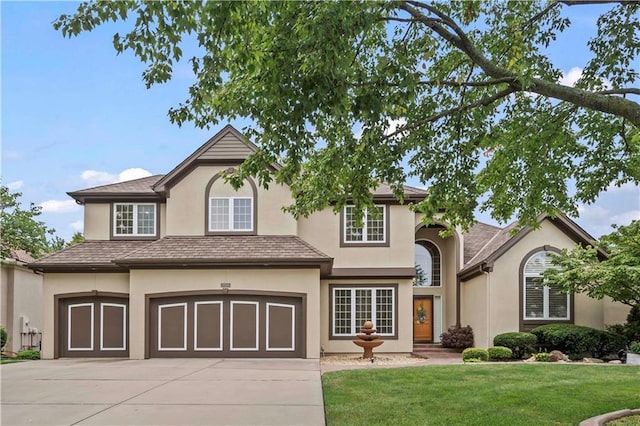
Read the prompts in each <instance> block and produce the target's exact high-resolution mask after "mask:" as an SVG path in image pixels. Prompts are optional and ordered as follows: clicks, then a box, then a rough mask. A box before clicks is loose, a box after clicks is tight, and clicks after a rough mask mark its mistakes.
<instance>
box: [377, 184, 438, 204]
mask: <svg viewBox="0 0 640 426" xmlns="http://www.w3.org/2000/svg"><path fill="white" fill-rule="evenodd" d="M402 192H403V193H404V199H405V200H406V201H418V200H422V199H424V198H425V197H426V196H427V195H429V192H428V191H427V190H426V189H420V188H416V187H413V186H408V185H402ZM373 199H374V201H397V200H396V198H395V195H394V194H393V188H391V185H389V184H388V183H381V184H379V185H378V186H377V187H376V188H375V189H374V190H373Z"/></svg>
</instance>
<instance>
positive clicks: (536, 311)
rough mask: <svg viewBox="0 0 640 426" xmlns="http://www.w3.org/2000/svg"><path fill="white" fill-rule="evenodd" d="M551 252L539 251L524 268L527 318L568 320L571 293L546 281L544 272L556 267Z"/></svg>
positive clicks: (523, 278) (524, 302) (524, 310)
mask: <svg viewBox="0 0 640 426" xmlns="http://www.w3.org/2000/svg"><path fill="white" fill-rule="evenodd" d="M550 254H551V252H549V251H539V252H537V253H534V254H533V255H531V257H529V259H527V261H526V263H525V264H524V268H523V277H522V282H523V286H524V288H523V291H522V294H523V312H524V319H525V320H568V319H570V318H569V312H570V310H569V303H570V297H569V294H565V293H562V292H561V291H560V287H558V286H555V285H547V284H545V283H544V281H543V278H542V273H543V272H544V271H545V270H547V269H549V268H556V266H554V265H553V264H552V263H551V256H550Z"/></svg>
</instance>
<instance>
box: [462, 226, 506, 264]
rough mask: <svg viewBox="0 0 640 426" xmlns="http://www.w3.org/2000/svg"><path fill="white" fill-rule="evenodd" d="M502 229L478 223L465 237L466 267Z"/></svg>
mask: <svg viewBox="0 0 640 426" xmlns="http://www.w3.org/2000/svg"><path fill="white" fill-rule="evenodd" d="M501 230H502V228H499V227H497V226H493V225H489V224H487V223H482V222H476V223H475V224H474V225H473V226H472V227H471V228H469V232H467V233H466V234H465V235H464V264H465V265H466V264H467V263H468V262H469V261H470V260H471V259H472V258H473V257H474V256H475V255H476V254H478V252H479V251H480V250H482V248H483V247H484V246H485V245H486V244H487V243H488V242H489V241H490V240H491V238H493V237H494V236H495V235H496V234H497V233H498V232H500V231H501Z"/></svg>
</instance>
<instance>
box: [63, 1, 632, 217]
mask: <svg viewBox="0 0 640 426" xmlns="http://www.w3.org/2000/svg"><path fill="white" fill-rule="evenodd" d="M600 3H606V2H603V1H595V2H593V1H588V0H553V1H550V2H547V3H544V2H541V1H518V2H485V1H477V0H476V1H453V2H452V1H449V0H446V1H441V2H436V1H434V2H428V3H427V2H422V1H414V0H410V1H386V2H382V1H380V2H316V1H303V2H263V1H243V2H184V3H182V2H141V1H130V2H97V3H83V4H81V5H80V6H79V7H78V10H77V13H75V14H74V15H62V16H60V17H59V18H58V20H57V21H56V22H54V27H55V28H56V29H59V30H61V32H62V34H63V35H65V36H76V35H78V34H80V33H82V32H85V31H91V30H93V29H95V28H96V27H97V26H99V25H102V24H104V23H106V22H109V21H114V22H115V21H119V20H122V21H124V22H125V24H131V26H132V27H131V29H130V31H128V32H127V33H125V34H122V35H121V34H115V36H114V38H113V44H114V47H115V50H116V51H117V52H118V53H122V52H125V51H127V50H129V51H131V52H133V54H134V55H135V56H137V57H138V58H139V59H140V60H141V61H142V62H144V63H145V64H146V65H147V68H146V69H145V71H144V72H143V75H142V77H143V80H144V82H145V83H146V85H147V87H150V86H152V85H154V84H158V83H163V82H166V81H168V80H169V79H170V78H171V77H172V72H173V67H174V66H175V65H176V63H178V62H179V61H180V60H182V59H183V48H184V47H185V46H187V48H190V47H191V46H192V45H193V46H195V45H196V44H197V46H198V47H197V49H198V50H197V53H195V54H194V55H193V56H192V57H191V58H190V59H189V62H190V63H191V65H192V68H193V72H194V74H195V77H196V82H195V83H194V84H193V85H192V86H191V87H190V88H189V95H188V98H187V99H186V100H185V101H184V102H183V103H181V104H179V105H178V106H176V107H175V108H172V109H170V111H169V118H170V120H171V121H172V122H173V123H176V124H178V125H182V124H183V123H185V122H187V121H191V122H193V123H194V124H195V125H196V126H198V127H203V128H204V127H207V128H208V127H209V126H212V125H215V124H216V123H218V122H219V121H220V120H222V119H232V118H236V117H246V118H249V119H250V120H251V122H252V123H253V124H252V125H251V126H250V127H249V128H247V129H245V133H246V134H247V135H248V137H249V138H250V139H251V140H252V141H254V142H255V143H257V144H258V146H259V147H260V149H259V150H258V152H257V153H255V154H254V155H253V156H252V157H251V158H250V159H249V160H248V161H246V162H245V163H244V164H243V165H242V166H240V167H239V169H238V170H237V171H236V172H235V173H234V174H233V176H231V177H230V179H231V182H232V183H234V184H235V185H239V184H240V183H241V182H242V181H243V179H244V178H245V177H246V176H248V175H252V176H255V177H257V178H258V179H259V181H260V183H261V184H263V185H265V186H266V185H268V184H269V182H270V181H271V180H272V179H275V181H276V182H281V183H286V184H288V185H289V186H290V187H291V188H292V190H293V191H294V193H295V194H296V195H297V196H296V198H295V202H294V205H292V206H289V207H288V210H289V211H290V212H292V213H293V214H294V215H296V216H300V215H302V216H305V215H308V214H310V213H311V212H313V211H315V210H319V209H322V208H324V207H326V206H327V205H329V204H333V205H334V208H335V209H336V211H338V210H340V209H341V208H342V206H343V205H344V204H345V203H347V201H348V202H353V203H354V204H355V205H356V207H357V211H362V209H363V208H364V207H366V206H371V204H372V196H371V189H372V188H374V187H375V186H376V185H377V184H378V183H379V182H383V181H384V182H388V183H390V184H392V187H393V188H394V191H395V195H396V197H397V198H398V199H400V200H402V195H403V194H402V187H401V184H402V183H404V182H405V181H407V180H408V179H414V180H418V181H420V182H421V183H422V184H423V185H426V186H429V195H428V197H427V198H426V199H425V200H424V201H422V202H420V203H419V204H417V205H416V206H415V207H416V209H418V210H419V211H422V212H424V213H425V214H426V217H427V218H431V217H433V216H434V215H435V214H436V213H438V212H443V214H444V217H443V220H446V221H448V222H449V223H450V224H452V225H462V226H463V227H466V226H468V225H469V224H471V223H472V221H473V212H474V210H475V209H476V208H477V207H478V206H479V207H480V209H481V210H483V211H487V210H488V211H491V214H492V216H493V217H494V218H495V219H497V220H499V221H502V222H506V221H508V220H509V219H510V218H511V217H513V216H514V215H516V216H517V218H518V219H519V221H520V224H521V225H532V226H537V224H538V223H537V221H536V220H535V218H536V217H537V216H538V214H539V213H542V212H544V213H547V214H550V215H554V214H557V213H558V211H563V212H565V213H568V214H571V215H575V214H576V213H577V210H576V205H577V203H579V202H582V203H590V202H593V201H594V200H595V198H596V197H597V195H598V194H599V193H600V192H601V191H602V190H603V189H604V188H606V187H607V186H609V185H611V184H613V185H622V184H623V183H626V182H629V181H631V182H639V181H640V135H639V131H638V127H639V126H640V104H639V103H638V101H637V99H638V98H637V97H636V96H638V95H640V89H638V85H637V83H638V76H639V75H638V69H637V67H636V68H634V67H633V66H632V64H637V62H638V56H639V54H640V43H639V41H638V37H637V34H638V33H639V32H640V22H639V21H640V18H639V16H640V13H638V12H639V10H640V4H639V3H638V2H632V1H621V2H615V4H613V5H609V6H608V7H606V8H605V7H604V6H602V5H600ZM570 7H573V8H578V7H599V8H601V9H599V10H602V12H601V14H600V16H599V19H598V22H597V34H596V35H595V37H593V38H592V39H591V40H588V41H587V43H588V46H589V49H590V50H591V52H592V54H593V57H592V58H591V59H590V60H589V61H588V62H587V63H585V64H582V65H583V72H582V76H581V78H580V79H579V80H578V81H577V82H576V83H575V85H574V86H568V85H564V84H561V83H560V82H559V81H560V78H561V77H562V71H561V70H560V69H559V68H558V67H557V66H555V65H554V64H553V63H552V61H551V59H550V58H549V57H548V56H547V51H548V48H549V46H550V45H551V44H553V43H554V41H555V40H556V38H557V37H560V36H561V35H562V33H563V31H565V30H566V29H567V28H568V27H569V26H570V25H571V22H570V20H569V19H568V18H567V17H566V13H567V9H569V8H570ZM274 162H279V163H281V164H282V165H283V167H282V168H279V169H278V170H277V171H275V173H273V175H272V174H271V173H270V172H269V166H270V165H271V164H273V163H274ZM572 182H575V187H576V191H575V193H571V191H570V190H569V189H568V187H569V185H570V184H571V183H572Z"/></svg>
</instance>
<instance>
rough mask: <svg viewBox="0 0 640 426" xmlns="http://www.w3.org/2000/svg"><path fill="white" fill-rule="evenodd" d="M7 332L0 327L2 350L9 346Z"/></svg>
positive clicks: (0, 345)
mask: <svg viewBox="0 0 640 426" xmlns="http://www.w3.org/2000/svg"><path fill="white" fill-rule="evenodd" d="M7 337H8V335H7V330H6V329H5V328H4V327H3V326H1V325H0V350H2V349H4V346H5V345H6V344H7Z"/></svg>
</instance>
